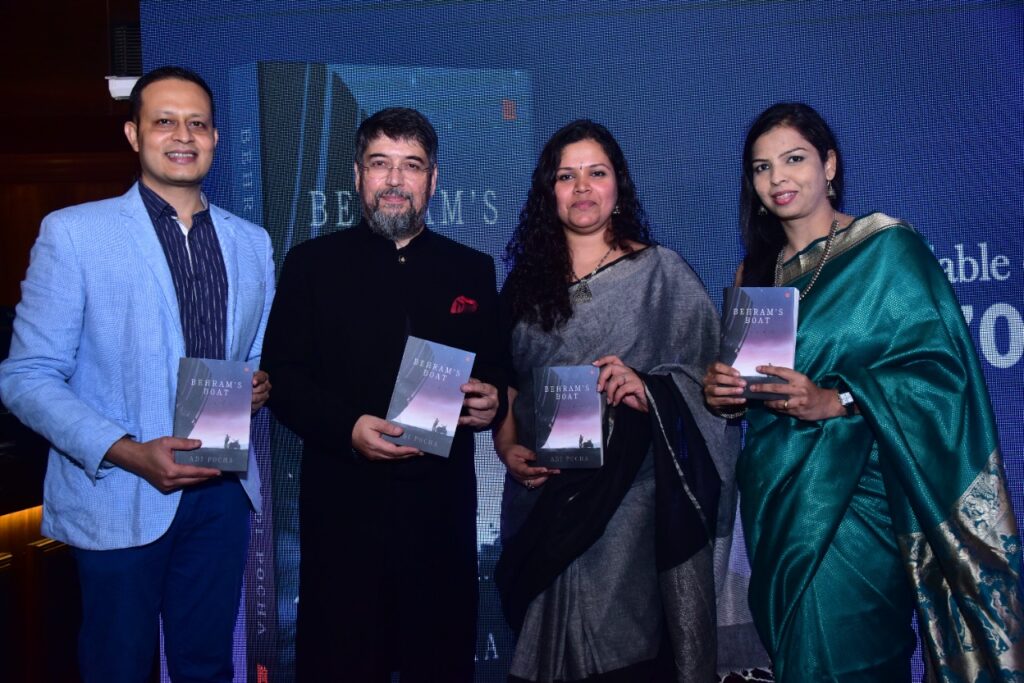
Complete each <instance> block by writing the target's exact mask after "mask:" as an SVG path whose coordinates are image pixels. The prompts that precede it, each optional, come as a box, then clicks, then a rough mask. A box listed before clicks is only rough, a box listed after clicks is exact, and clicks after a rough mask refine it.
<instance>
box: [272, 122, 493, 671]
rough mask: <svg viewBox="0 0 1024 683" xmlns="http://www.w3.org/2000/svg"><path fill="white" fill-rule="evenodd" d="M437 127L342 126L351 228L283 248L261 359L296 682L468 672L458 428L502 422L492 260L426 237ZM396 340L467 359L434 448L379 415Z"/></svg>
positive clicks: (463, 461) (468, 442)
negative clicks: (293, 547) (287, 495)
mask: <svg viewBox="0 0 1024 683" xmlns="http://www.w3.org/2000/svg"><path fill="white" fill-rule="evenodd" d="M436 158H437V134H436V133H435V131H434V128H433V126H432V125H431V124H430V122H429V121H428V120H427V119H426V118H425V117H423V116H422V115H421V114H420V113H419V112H417V111H415V110H412V109H404V108H392V109H385V110H382V111H380V112H378V113H377V114H375V115H373V116H371V117H370V118H369V119H367V120H366V121H364V122H363V123H362V125H360V127H359V130H358V131H357V132H356V158H355V178H356V188H357V190H358V191H359V194H360V196H361V199H362V206H363V220H362V222H361V223H360V224H359V225H358V226H356V227H353V228H351V229H348V230H345V231H341V232H336V233H332V234H330V235H326V236H323V237H319V238H316V239H313V240H310V241H308V242H305V243H303V244H300V245H298V246H296V247H295V248H294V249H292V250H291V252H290V253H289V254H288V257H287V259H286V260H285V264H284V268H283V270H282V272H281V279H280V283H279V285H278V290H277V298H276V300H275V302H274V306H273V310H272V311H271V314H270V321H269V323H268V327H267V333H266V338H265V341H264V348H263V367H264V368H266V369H267V370H268V371H269V372H270V373H271V376H273V377H274V396H273V400H272V402H271V403H270V406H271V408H272V409H273V411H274V414H275V415H276V416H277V418H278V419H279V420H280V421H281V422H283V423H284V424H285V425H286V426H287V427H289V428H290V429H292V430H293V431H294V432H295V433H296V434H298V435H299V436H300V437H301V438H302V439H303V460H302V481H301V488H300V499H299V509H300V512H299V519H300V533H301V537H300V538H301V541H300V543H301V551H302V560H301V565H300V589H299V612H298V624H297V636H296V667H297V674H298V679H299V680H300V681H325V680H344V681H388V680H389V675H390V672H391V671H400V672H401V678H402V682H403V683H407V682H408V681H467V682H468V681H471V680H472V677H473V656H474V644H475V633H476V632H475V627H476V612H477V564H476V549H477V546H476V505H477V502H476V475H475V469H474V463H473V445H474V431H478V430H482V429H486V428H488V427H490V426H491V424H492V423H496V422H498V421H500V418H501V413H502V412H503V411H504V409H505V401H504V400H503V399H504V396H505V383H504V381H503V380H502V378H501V371H500V369H499V367H500V363H499V356H500V351H499V341H498V323H497V296H496V293H495V275H494V262H493V260H492V259H491V258H490V257H489V256H486V255H484V254H481V253H479V252H477V251H474V250H472V249H470V248H468V247H465V246H462V245H460V244H458V243H456V242H453V241H452V240H449V239H447V238H445V237H442V236H441V235H438V234H436V233H434V232H432V231H430V230H428V229H427V228H426V226H425V224H424V216H425V213H426V209H427V203H428V201H429V200H430V197H431V195H432V194H433V191H434V188H435V184H436V181H437V163H436ZM409 335H414V336H417V337H421V338H423V339H428V340H430V341H435V342H440V343H442V344H447V345H449V346H455V347H458V348H461V349H466V350H469V351H474V352H475V353H476V354H477V356H476V364H475V365H474V369H473V377H472V378H471V379H469V381H468V382H467V383H465V384H463V385H462V391H463V393H464V394H465V400H464V403H463V411H462V416H461V417H460V418H459V428H458V429H457V431H456V432H455V441H454V444H453V446H452V449H451V454H450V457H449V458H447V459H446V458H441V457H437V456H435V455H431V454H424V453H422V452H420V451H419V450H417V449H415V448H411V447H407V446H397V445H395V444H394V443H391V442H389V441H387V440H385V439H384V438H382V436H383V435H397V434H400V433H401V428H400V427H398V426H397V425H394V424H392V423H389V422H387V421H386V420H384V419H383V418H384V416H385V414H386V411H387V408H388V403H389V400H390V397H391V392H392V389H393V387H394V383H395V379H396V376H397V374H398V368H399V364H400V361H401V358H402V352H403V349H404V347H405V342H406V339H407V338H408V336H409Z"/></svg>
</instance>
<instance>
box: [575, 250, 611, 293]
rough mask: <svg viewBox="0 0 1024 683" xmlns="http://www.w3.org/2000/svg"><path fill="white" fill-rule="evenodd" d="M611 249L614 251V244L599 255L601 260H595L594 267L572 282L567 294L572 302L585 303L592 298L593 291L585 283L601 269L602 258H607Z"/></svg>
mask: <svg viewBox="0 0 1024 683" xmlns="http://www.w3.org/2000/svg"><path fill="white" fill-rule="evenodd" d="M613 251H615V245H614V244H613V245H612V246H610V247H608V251H606V252H604V256H602V257H601V260H600V261H598V262H597V265H596V266H594V269H593V270H592V271H590V272H589V273H588V274H586V275H584V276H583V277H581V278H580V279H579V280H577V281H576V282H575V283H573V285H572V288H573V289H572V292H570V294H569V300H570V301H571V302H572V303H574V304H585V303H588V302H589V301H590V300H592V299H593V298H594V293H593V292H591V291H590V285H588V284H587V283H588V282H590V279H591V278H592V277H594V276H595V275H597V271H599V270H601V266H603V265H604V260H605V259H606V258H608V256H609V255H611V253H612V252H613Z"/></svg>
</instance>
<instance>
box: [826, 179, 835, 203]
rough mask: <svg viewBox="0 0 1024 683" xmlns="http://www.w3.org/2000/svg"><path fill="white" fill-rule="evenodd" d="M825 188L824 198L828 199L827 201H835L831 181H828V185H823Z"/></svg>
mask: <svg viewBox="0 0 1024 683" xmlns="http://www.w3.org/2000/svg"><path fill="white" fill-rule="evenodd" d="M825 188H826V189H825V196H826V197H828V198H829V199H835V198H836V188H834V187H832V181H831V180H830V181H828V183H827V184H826V185H825Z"/></svg>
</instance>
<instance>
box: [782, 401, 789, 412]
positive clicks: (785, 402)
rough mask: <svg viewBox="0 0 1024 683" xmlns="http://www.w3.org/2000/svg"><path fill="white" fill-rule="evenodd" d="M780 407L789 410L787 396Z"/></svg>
mask: <svg viewBox="0 0 1024 683" xmlns="http://www.w3.org/2000/svg"><path fill="white" fill-rule="evenodd" d="M782 409H783V410H789V399H788V398H787V399H786V400H785V401H783V402H782Z"/></svg>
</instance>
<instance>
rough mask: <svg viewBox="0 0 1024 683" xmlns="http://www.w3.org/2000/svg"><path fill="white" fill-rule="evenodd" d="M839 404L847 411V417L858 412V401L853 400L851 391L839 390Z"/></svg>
mask: <svg viewBox="0 0 1024 683" xmlns="http://www.w3.org/2000/svg"><path fill="white" fill-rule="evenodd" d="M839 405H841V406H842V407H843V410H845V411H846V417H851V416H852V415H856V414H857V402H856V401H854V400H853V394H851V393H850V392H849V391H840V392H839Z"/></svg>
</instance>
